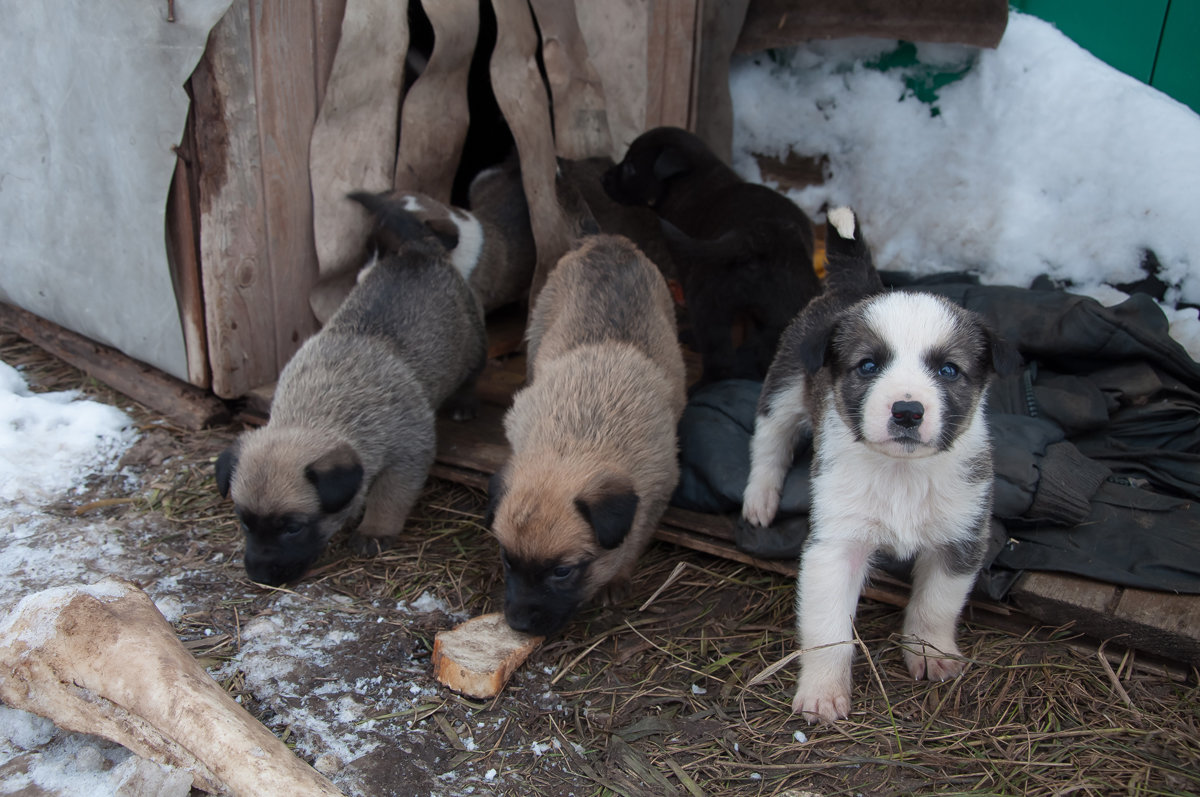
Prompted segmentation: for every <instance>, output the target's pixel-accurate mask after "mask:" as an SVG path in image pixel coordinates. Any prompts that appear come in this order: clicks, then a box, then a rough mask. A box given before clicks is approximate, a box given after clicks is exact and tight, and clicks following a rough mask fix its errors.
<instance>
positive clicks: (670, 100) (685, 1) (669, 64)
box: [646, 0, 700, 129]
mask: <svg viewBox="0 0 1200 797" xmlns="http://www.w3.org/2000/svg"><path fill="white" fill-rule="evenodd" d="M699 4H700V0H650V13H649V19H648V29H647V33H646V91H647V96H646V128H647V129H649V128H652V127H659V126H661V125H672V126H674V127H687V126H688V122H689V121H690V119H691V107H692V74H693V63H694V59H695V42H696V40H697V37H698V33H699V29H698V27H697V26H698V24H699Z"/></svg>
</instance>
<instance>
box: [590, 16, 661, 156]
mask: <svg viewBox="0 0 1200 797" xmlns="http://www.w3.org/2000/svg"><path fill="white" fill-rule="evenodd" d="M650 5H651V2H650V0H605V2H603V3H594V2H579V1H578V0H576V2H575V14H576V18H577V20H578V21H579V29H580V32H581V33H582V34H583V37H584V40H585V41H586V42H587V48H588V60H589V61H590V62H591V63H592V64H593V65H594V66H595V68H596V71H597V72H598V73H599V78H600V84H601V86H602V87H603V89H604V99H605V103H606V108H605V116H606V117H607V119H608V128H609V136H610V138H611V140H612V150H611V151H610V152H608V153H605V154H608V155H610V156H611V157H613V158H614V159H616V160H620V158H621V156H622V155H623V154H624V153H625V148H626V147H628V146H629V143H630V142H631V141H633V140H634V139H635V138H637V137H638V135H640V134H641V132H642V131H643V130H645V129H646V107H647V97H648V90H649V85H648V83H647V78H648V76H649V75H648V69H647V62H648V58H649V57H650V51H649V47H648V45H647V41H648V39H647V34H648V31H649V27H650V26H649V24H648V22H649V13H650Z"/></svg>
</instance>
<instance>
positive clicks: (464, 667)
mask: <svg viewBox="0 0 1200 797" xmlns="http://www.w3.org/2000/svg"><path fill="white" fill-rule="evenodd" d="M543 639H545V637H540V636H530V635H529V634H523V633H521V632H520V631H514V630H512V629H511V628H509V627H508V623H506V622H504V614H503V613H502V612H494V613H492V614H481V615H479V616H478V617H472V618H471V619H470V620H467V621H466V622H463V623H460V624H459V625H458V626H456V627H455V628H452V629H450V630H448V631H439V632H438V634H437V636H436V637H434V640H433V675H434V677H435V678H437V679H438V681H440V682H441V683H443V684H445V685H446V686H448V687H450V688H451V689H453V690H454V691H455V692H461V693H462V694H464V695H467V696H468V697H475V698H488V697H495V696H496V695H498V694H500V690H501V689H503V688H504V684H505V682H507V681H508V677H509V676H510V675H512V674H513V671H514V670H516V669H517V668H518V667H520V666H521V662H523V661H525V659H527V658H529V654H530V653H532V652H533V651H534V648H536V647H537V646H538V645H540V644H541V642H542V640H543Z"/></svg>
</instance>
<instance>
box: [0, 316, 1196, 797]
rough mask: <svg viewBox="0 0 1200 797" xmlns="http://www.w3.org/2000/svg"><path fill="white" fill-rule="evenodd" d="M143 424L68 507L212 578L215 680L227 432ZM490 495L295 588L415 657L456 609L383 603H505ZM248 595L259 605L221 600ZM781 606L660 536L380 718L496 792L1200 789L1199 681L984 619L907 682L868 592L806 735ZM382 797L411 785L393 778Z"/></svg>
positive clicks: (226, 522)
mask: <svg viewBox="0 0 1200 797" xmlns="http://www.w3.org/2000/svg"><path fill="white" fill-rule="evenodd" d="M0 356H2V357H3V358H4V359H5V361H7V362H10V363H14V360H16V361H17V362H21V363H22V364H25V365H26V366H27V367H26V370H25V373H26V375H27V378H29V380H30V381H31V382H37V383H38V384H39V386H40V387H42V388H45V387H50V388H53V389H61V388H62V387H63V386H64V385H69V386H73V387H79V388H81V389H83V390H85V392H87V393H88V394H89V395H91V396H93V397H96V398H98V400H111V401H112V402H113V403H115V404H117V405H118V406H122V407H127V406H129V404H130V402H129V401H128V400H127V399H125V398H124V397H121V396H119V395H116V394H112V393H111V391H109V392H108V393H107V394H106V393H105V391H106V389H105V388H103V387H102V386H97V385H95V384H92V383H90V382H89V381H88V380H86V379H82V378H81V377H79V375H78V372H74V373H71V372H73V371H74V369H69V367H67V366H61V365H59V366H56V365H55V363H56V362H57V361H54V360H52V358H48V357H45V355H41V354H40V353H38V352H36V350H35V351H32V352H31V351H29V347H28V344H23V342H21V341H19V339H16V340H14V339H13V338H11V337H6V338H0ZM21 358H25V359H24V360H22V359H21ZM134 417H135V419H136V420H137V422H138V423H139V424H145V425H147V428H155V429H163V430H165V433H166V436H167V438H168V441H167V443H169V445H168V444H167V443H164V446H165V450H166V452H167V456H166V457H165V459H164V460H163V461H162V462H161V463H159V464H151V465H145V466H144V467H145V470H144V475H143V489H142V492H141V493H139V494H138V495H136V496H130V497H128V498H131V499H132V500H122V501H117V502H111V503H104V501H105V500H106V499H109V498H113V497H121V498H125V497H123V496H110V495H107V494H105V493H104V492H103V491H102V490H100V491H98V492H97V493H96V494H95V495H93V496H89V497H88V498H87V499H85V501H83V502H81V503H84V504H86V503H87V502H91V504H90V505H88V506H86V507H84V508H85V509H86V511H88V512H102V513H109V514H111V515H113V516H115V517H123V516H133V515H138V516H141V517H143V518H150V519H153V520H154V521H155V527H156V528H157V529H158V534H157V536H155V537H153V538H152V539H150V540H148V541H147V542H146V545H147V548H148V549H149V550H148V553H149V554H150V555H152V556H155V557H159V558H156V560H155V561H162V562H163V566H164V568H168V569H170V570H171V571H172V572H181V571H197V572H199V573H201V574H202V575H199V576H196V577H195V583H192V584H191V586H192V587H194V588H195V589H197V590H209V591H211V592H212V597H211V600H210V601H209V604H208V608H207V609H206V610H205V611H201V612H195V613H193V614H191V615H188V616H185V617H183V618H182V619H180V621H179V622H178V623H177V626H176V627H177V629H178V630H179V632H180V635H181V636H182V637H183V638H184V640H185V642H186V644H187V645H188V647H189V649H190V650H191V651H192V652H193V654H194V655H196V656H197V657H198V658H199V659H200V660H201V661H202V662H204V663H205V664H206V665H209V666H215V665H217V664H219V663H221V662H222V661H226V660H228V659H229V658H230V657H231V656H232V655H233V654H234V653H235V652H236V651H237V650H238V648H239V646H240V644H241V629H242V628H243V627H244V626H245V625H246V623H247V622H248V621H249V620H250V619H252V618H253V617H255V616H256V615H257V614H259V613H261V612H262V611H263V607H264V606H266V605H267V602H268V600H269V598H270V596H271V595H272V593H273V591H271V590H267V589H266V588H261V587H255V585H252V584H250V583H249V582H247V580H246V578H245V574H244V572H243V571H242V570H241V566H240V562H239V556H240V546H241V541H240V538H239V532H238V528H237V524H236V520H235V518H234V516H233V514H232V511H231V507H230V506H229V504H228V503H227V502H225V501H223V500H221V499H220V498H219V496H217V494H216V490H215V488H214V486H213V482H212V461H213V458H214V457H215V455H216V454H217V453H218V452H219V451H220V450H221V449H222V448H223V447H224V446H225V445H227V444H228V442H229V441H230V440H232V438H233V435H234V434H235V433H236V431H237V430H236V429H234V428H227V429H221V430H215V431H213V432H206V433H202V434H189V433H186V432H183V431H182V430H178V429H172V428H170V427H169V426H166V425H163V424H161V423H160V422H158V419H155V418H154V417H153V416H152V415H151V414H150V413H148V412H146V411H144V410H135V412H134ZM150 461H151V462H153V458H151V460H150ZM485 500H486V499H485V496H484V495H483V494H482V493H481V492H480V491H478V490H474V489H470V488H467V487H463V486H460V485H456V484H452V483H449V482H444V481H438V480H433V481H431V483H430V484H429V486H428V488H427V489H426V491H425V494H424V496H423V498H422V500H421V502H420V503H419V504H418V506H417V507H416V509H415V510H414V512H413V515H412V517H411V519H410V522H409V527H408V529H407V530H406V531H405V533H404V534H403V535H402V536H401V538H400V539H399V541H398V544H397V545H396V547H395V548H393V549H391V550H389V551H386V552H384V553H382V554H380V555H379V556H377V557H375V558H373V559H363V558H357V557H353V556H351V555H350V553H349V551H348V549H347V548H346V547H345V543H344V540H339V541H338V542H336V543H335V544H334V545H333V546H332V547H331V549H330V550H329V551H328V552H327V554H326V555H325V557H324V558H323V559H322V560H321V561H320V562H319V563H318V565H317V567H316V568H315V569H314V571H313V572H311V573H310V574H309V575H308V576H307V578H306V579H305V583H306V585H307V586H308V587H309V588H308V589H306V593H307V594H309V595H311V594H313V593H314V592H316V593H324V594H328V595H331V596H334V595H336V596H343V597H342V601H343V602H342V604H341V606H342V607H343V609H344V610H345V611H347V612H362V613H364V614H378V615H379V617H380V618H381V621H382V622H384V623H385V624H386V626H387V627H388V629H389V632H390V633H395V634H396V635H397V636H398V637H399V638H402V639H404V640H406V644H408V645H409V648H410V649H412V650H415V651H420V650H428V648H429V647H430V646H431V644H432V638H433V635H434V634H435V633H436V632H437V630H439V629H440V628H441V627H448V626H449V625H451V624H452V621H451V620H450V619H449V618H443V620H444V621H439V620H437V619H429V618H426V619H412V618H405V617H401V616H398V615H396V614H395V613H388V612H386V611H384V610H382V609H380V608H379V607H380V606H381V605H386V606H393V605H395V604H396V602H399V601H406V602H412V601H414V600H416V599H417V598H418V596H420V595H422V594H423V593H429V594H430V595H433V596H436V597H437V598H439V599H441V600H443V601H444V602H445V603H446V604H447V605H448V606H451V607H454V608H455V609H456V610H458V609H461V611H462V612H463V613H465V614H468V615H476V614H481V613H484V612H489V611H495V610H498V609H500V608H501V606H502V596H503V583H502V577H501V574H500V568H499V566H498V559H497V553H496V547H495V542H494V541H493V540H492V539H491V538H490V536H489V535H488V534H487V531H486V529H485V528H484V527H483V525H482V518H483V513H484V507H485ZM231 585H233V586H235V587H236V589H233V588H231ZM185 586H186V585H185ZM247 591H248V592H249V594H251V595H252V596H253V597H250V598H240V597H239V598H237V599H232V600H226V599H223V598H222V595H239V596H240V595H242V594H243V593H244V592H247ZM792 607H793V584H792V583H791V580H790V579H787V578H784V577H782V576H778V575H775V574H772V573H765V572H761V571H758V570H756V569H754V568H751V567H748V566H745V565H742V564H738V563H736V562H731V561H727V560H723V559H718V558H714V557H710V556H707V555H704V554H701V553H697V552H694V551H690V550H686V549H682V548H677V547H674V546H672V545H667V544H663V543H656V544H655V545H653V546H652V547H651V549H650V551H649V553H648V554H647V556H646V558H645V560H644V562H643V564H642V565H641V568H640V569H639V571H638V574H637V577H636V580H635V583H634V590H633V594H632V595H631V596H630V597H629V598H628V599H627V600H626V601H625V602H624V603H623V604H621V605H619V606H616V607H593V608H591V609H588V610H586V611H584V612H583V613H582V614H581V615H580V616H579V617H578V618H577V619H576V620H575V621H574V622H573V623H572V624H571V625H570V626H569V627H568V628H567V629H566V630H565V631H564V632H563V633H562V634H560V635H559V636H558V637H557V638H555V639H552V640H550V641H549V642H548V643H547V644H545V645H544V646H543V647H542V648H541V649H539V650H538V651H536V652H535V653H534V654H533V656H532V657H531V659H530V660H529V662H528V663H527V664H526V665H525V668H524V669H525V671H526V672H524V673H523V674H522V673H519V674H518V676H519V677H517V678H516V679H514V682H513V683H511V684H510V685H509V687H508V688H507V689H506V691H505V692H503V693H502V694H501V695H500V696H499V697H498V698H496V699H495V700H493V701H490V702H477V701H471V700H467V699H465V698H462V697H460V696H457V695H454V694H452V693H450V692H448V691H446V690H444V689H442V690H440V691H438V692H437V697H435V698H431V699H428V700H425V701H424V702H422V703H421V704H420V705H417V706H416V707H415V708H414V709H413V710H412V712H411V713H410V714H406V715H405V716H403V717H391V716H379V717H372V718H370V720H369V721H371V722H375V723H388V722H390V723H396V727H397V728H401V727H403V723H406V722H412V723H414V725H420V726H421V727H424V728H427V729H433V731H434V732H432V733H430V734H429V736H428V739H429V740H430V741H429V742H428V743H429V744H431V745H432V744H435V742H436V745H437V746H439V747H440V749H439V750H438V751H437V752H438V755H439V756H440V757H441V758H440V761H441V763H440V764H439V766H441V767H443V768H444V771H447V772H449V771H453V770H455V769H456V768H461V767H466V766H468V765H469V766H471V767H474V768H475V769H480V768H488V767H491V768H495V769H497V770H499V771H500V772H501V776H500V777H499V779H498V780H497V781H496V782H497V783H503V784H507V785H505V786H502V787H499V788H497V790H496V791H497V792H507V793H514V794H544V795H559V794H562V795H566V794H596V795H628V796H630V797H632V796H633V795H645V794H656V795H668V794H670V795H692V796H693V797H697V796H698V795H789V796H790V797H800V796H801V795H824V796H829V795H841V794H845V795H856V794H870V795H900V794H912V793H939V794H951V793H953V794H1020V795H1065V794H1079V795H1109V794H1116V793H1123V794H1137V795H1141V794H1146V795H1150V794H1194V793H1200V767H1198V766H1197V762H1198V761H1200V687H1198V686H1197V674H1196V672H1194V671H1193V672H1191V673H1190V674H1189V673H1182V672H1172V671H1168V670H1164V669H1163V668H1161V667H1156V666H1147V665H1145V664H1143V663H1142V662H1139V660H1138V658H1137V657H1136V656H1135V655H1134V654H1132V653H1120V652H1116V648H1115V646H1114V645H1108V646H1107V647H1103V648H1101V649H1098V648H1097V647H1096V646H1095V645H1094V644H1093V643H1091V642H1089V641H1087V640H1085V639H1082V638H1080V637H1079V636H1077V635H1076V634H1074V633H1072V631H1071V629H1069V628H1058V629H1052V628H1032V627H1024V628H1023V627H1006V628H1001V627H996V626H993V625H991V624H990V622H991V617H990V615H989V616H988V617H987V618H983V617H979V618H972V617H968V618H967V619H966V621H965V623H964V624H963V625H964V627H963V628H961V631H960V643H961V645H962V648H963V655H964V657H965V658H966V659H967V660H968V661H969V662H970V664H969V666H968V667H967V669H966V672H965V673H964V675H963V676H962V677H960V678H958V679H955V680H953V681H949V682H945V683H927V682H913V681H911V680H910V678H909V676H908V674H907V670H906V669H905V666H904V662H903V659H902V655H901V640H900V639H899V637H898V630H899V626H900V612H899V610H898V609H896V608H895V607H891V606H886V605H883V604H880V603H876V602H872V601H863V603H862V604H861V605H860V609H859V616H858V620H857V625H856V628H857V633H858V635H859V637H860V638H861V640H862V643H863V646H864V648H865V650H866V651H867V655H868V657H864V656H861V655H860V656H859V658H858V661H857V662H856V665H855V670H854V683H855V688H854V693H853V704H852V714H851V717H850V718H849V719H848V720H846V721H844V722H841V723H838V724H836V725H811V726H810V725H808V724H806V723H805V722H803V721H802V720H800V719H798V718H797V717H795V716H793V715H792V714H791V712H790V703H791V697H792V692H793V690H794V688H795V670H796V665H795V662H791V663H788V664H787V665H785V666H783V667H780V668H776V669H774V670H772V667H773V666H774V665H776V664H777V663H778V662H779V661H781V660H782V659H784V658H785V657H787V656H789V654H792V653H793V652H794V651H795V649H796V643H795V639H794V636H793V630H792V629H793V622H794V619H793V608H792ZM380 671H381V672H384V673H386V672H388V663H387V662H384V661H381V662H380ZM244 680H245V679H244V677H243V676H242V674H240V673H239V674H237V675H234V676H233V677H230V678H228V679H227V680H226V682H225V684H224V685H225V687H226V689H228V690H229V691H230V692H231V693H233V694H235V695H238V696H240V697H242V699H243V703H244V704H245V705H247V706H248V707H249V708H251V709H252V710H254V711H257V712H258V714H259V716H260V717H261V718H262V719H263V720H264V722H266V723H267V724H268V726H269V727H272V728H274V729H276V730H277V732H279V733H280V735H281V737H282V738H284V740H285V741H294V740H292V739H291V730H290V729H289V728H286V727H283V728H278V727H277V726H276V725H274V724H272V720H273V718H272V715H271V712H270V711H269V710H268V709H265V708H263V707H261V706H258V705H256V704H255V702H254V696H253V695H252V694H251V693H250V692H249V691H248V690H247V689H246V687H245V683H244ZM429 682H430V684H433V681H432V676H431V675H430V677H429ZM545 694H549V695H552V696H554V701H555V705H554V706H553V707H552V708H541V707H539V706H541V705H543V703H541V702H540V701H539V700H537V699H535V697H536V696H538V695H545ZM484 721H486V722H484ZM481 725H486V728H484V729H483V730H479V727H480V726H481ZM398 732H402V731H398ZM468 737H470V738H468ZM513 784H519V786H515V787H514V786H513ZM375 786H376V788H377V789H378V793H397V794H403V793H407V792H405V791H404V790H403V787H402V784H395V783H392V784H382V783H379V784H375ZM447 793H452V792H450V791H447ZM476 793H481V792H476Z"/></svg>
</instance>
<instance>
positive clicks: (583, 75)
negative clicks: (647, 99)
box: [530, 0, 612, 160]
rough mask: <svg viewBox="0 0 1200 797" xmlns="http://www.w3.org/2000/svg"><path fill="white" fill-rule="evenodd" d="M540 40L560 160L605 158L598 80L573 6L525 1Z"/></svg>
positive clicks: (552, 0) (608, 147) (606, 137)
mask: <svg viewBox="0 0 1200 797" xmlns="http://www.w3.org/2000/svg"><path fill="white" fill-rule="evenodd" d="M530 3H531V5H532V6H533V12H534V15H535V16H536V17H537V24H538V31H539V32H540V33H541V37H542V63H543V64H544V65H545V67H546V82H547V83H548V84H549V86H550V97H551V99H552V103H551V108H552V110H553V112H554V145H555V148H556V150H557V152H558V156H559V157H560V158H568V159H570V160H582V159H583V158H594V157H600V156H610V155H611V154H612V138H611V136H610V133H609V129H608V108H607V103H606V101H605V97H604V87H603V86H602V85H601V83H600V76H599V74H597V72H596V68H595V67H594V66H593V65H592V61H591V59H590V58H589V57H588V48H587V42H586V41H584V38H583V33H582V32H581V31H580V29H579V20H578V19H577V18H576V16H575V3H574V2H563V0H530Z"/></svg>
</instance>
